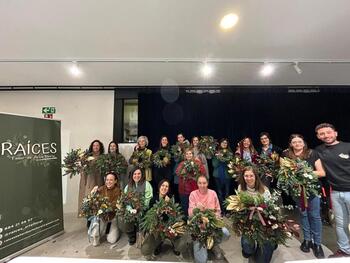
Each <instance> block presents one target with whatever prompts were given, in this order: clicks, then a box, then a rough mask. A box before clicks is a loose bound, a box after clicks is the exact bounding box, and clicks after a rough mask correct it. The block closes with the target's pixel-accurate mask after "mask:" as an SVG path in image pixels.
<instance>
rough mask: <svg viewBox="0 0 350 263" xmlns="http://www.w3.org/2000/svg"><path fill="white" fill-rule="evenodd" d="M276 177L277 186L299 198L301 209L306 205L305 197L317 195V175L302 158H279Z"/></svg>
mask: <svg viewBox="0 0 350 263" xmlns="http://www.w3.org/2000/svg"><path fill="white" fill-rule="evenodd" d="M277 177H278V181H277V187H278V188H279V189H281V190H282V191H284V192H285V193H287V194H290V195H291V196H292V197H293V198H294V199H299V198H300V200H301V202H302V203H301V206H302V208H303V209H304V208H305V207H307V203H308V202H307V199H308V198H309V197H310V196H311V195H314V196H318V195H319V184H318V177H317V175H316V174H315V173H314V169H313V168H312V167H311V166H310V165H309V164H308V163H307V162H306V161H304V160H300V159H295V160H292V159H289V158H287V157H285V158H281V159H280V170H279V173H278V175H277Z"/></svg>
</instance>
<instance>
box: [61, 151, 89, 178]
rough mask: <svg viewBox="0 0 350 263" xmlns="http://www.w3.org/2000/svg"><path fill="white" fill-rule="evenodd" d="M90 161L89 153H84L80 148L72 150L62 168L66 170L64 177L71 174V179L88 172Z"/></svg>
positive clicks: (65, 158) (64, 160)
mask: <svg viewBox="0 0 350 263" xmlns="http://www.w3.org/2000/svg"><path fill="white" fill-rule="evenodd" d="M90 157H91V156H90ZM89 161H91V158H90V159H89V157H88V154H87V151H83V150H82V149H80V148H79V149H76V150H73V149H72V150H71V151H70V152H68V153H67V155H66V156H65V157H64V159H63V164H62V168H64V169H65V173H64V174H63V176H65V175H68V174H69V177H70V178H72V177H73V176H75V175H78V174H80V173H81V172H86V171H87V170H88V162H89Z"/></svg>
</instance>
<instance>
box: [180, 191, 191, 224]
mask: <svg viewBox="0 0 350 263" xmlns="http://www.w3.org/2000/svg"><path fill="white" fill-rule="evenodd" d="M189 199H190V195H183V194H180V203H181V207H182V210H183V211H184V214H185V217H186V219H187V217H188V206H189V203H190V201H189Z"/></svg>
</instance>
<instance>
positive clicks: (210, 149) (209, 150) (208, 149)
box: [198, 136, 218, 158]
mask: <svg viewBox="0 0 350 263" xmlns="http://www.w3.org/2000/svg"><path fill="white" fill-rule="evenodd" d="M217 145H218V143H217V141H216V140H215V139H214V137H212V136H201V139H200V140H199V143H198V149H199V152H201V153H203V154H204V155H205V156H206V157H207V158H211V157H213V156H214V155H215V150H216V147H217Z"/></svg>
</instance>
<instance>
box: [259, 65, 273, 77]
mask: <svg viewBox="0 0 350 263" xmlns="http://www.w3.org/2000/svg"><path fill="white" fill-rule="evenodd" d="M274 71H275V67H274V66H273V65H271V64H268V63H264V65H263V66H262V68H261V70H260V74H261V76H263V77H268V76H270V75H271V74H272V73H273V72H274Z"/></svg>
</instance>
